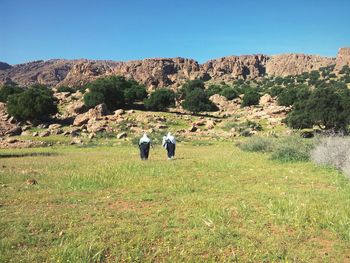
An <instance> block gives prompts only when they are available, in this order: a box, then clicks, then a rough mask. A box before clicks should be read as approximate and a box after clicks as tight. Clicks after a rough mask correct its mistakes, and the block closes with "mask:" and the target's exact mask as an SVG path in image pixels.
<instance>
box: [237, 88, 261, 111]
mask: <svg viewBox="0 0 350 263" xmlns="http://www.w3.org/2000/svg"><path fill="white" fill-rule="evenodd" d="M259 99H260V94H259V93H258V92H257V91H255V90H250V91H248V92H247V93H245V94H244V96H243V100H242V104H241V107H242V108H243V107H246V106H251V105H257V104H259Z"/></svg>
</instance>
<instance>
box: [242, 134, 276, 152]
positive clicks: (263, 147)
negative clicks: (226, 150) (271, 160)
mask: <svg viewBox="0 0 350 263" xmlns="http://www.w3.org/2000/svg"><path fill="white" fill-rule="evenodd" d="M238 147H239V148H240V149H241V150H243V151H247V152H271V151H272V149H273V141H272V140H271V139H270V138H263V137H252V138H250V139H249V140H248V141H246V142H245V143H242V144H240V145H239V146H238Z"/></svg>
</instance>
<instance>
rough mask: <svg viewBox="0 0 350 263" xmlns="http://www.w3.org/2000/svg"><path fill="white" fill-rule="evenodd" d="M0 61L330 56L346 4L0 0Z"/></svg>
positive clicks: (313, 0) (341, 31)
mask: <svg viewBox="0 0 350 263" xmlns="http://www.w3.org/2000/svg"><path fill="white" fill-rule="evenodd" d="M0 10H1V16H0V24H1V26H0V61H6V62H8V63H10V64H17V63H22V62H28V61H32V60H38V59H44V60H46V59H51V58H67V59H74V58H88V59H111V60H123V61H125V60H133V59H144V58H152V57H178V56H179V57H187V58H193V59H196V60H198V61H199V62H201V63H202V62H204V61H206V60H209V59H212V58H217V57H222V56H227V55H243V54H257V53H263V54H280V53H290V52H298V53H308V54H319V55H324V56H335V55H336V53H337V50H338V48H339V47H343V46H350V1H349V0H328V1H325V0H319V1H317V0H303V1H301V0H294V1H283V0H270V1H269V0H265V1H263V0H245V1H242V0H239V1H236V0H231V1H229V0H216V1H214V0H212V1H210V0H201V1H200V0H192V1H191V0H187V1H186V0H179V1H176V0H173V1H166V0H144V1H141V0H124V1H120V0H115V1H112V0H111V1H108V0H99V1H94V0H85V1H84V0H69V1H68V0H60V1H58V0H57V1H54V0H52V1H50V0H45V1H44V0H31V1H29V0H26V1H25V0H0Z"/></svg>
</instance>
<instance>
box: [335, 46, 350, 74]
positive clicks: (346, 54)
mask: <svg viewBox="0 0 350 263" xmlns="http://www.w3.org/2000/svg"><path fill="white" fill-rule="evenodd" d="M345 65H348V66H350V48H349V47H347V48H339V51H338V56H337V60H336V64H335V69H336V70H341V69H342V68H343V66H345Z"/></svg>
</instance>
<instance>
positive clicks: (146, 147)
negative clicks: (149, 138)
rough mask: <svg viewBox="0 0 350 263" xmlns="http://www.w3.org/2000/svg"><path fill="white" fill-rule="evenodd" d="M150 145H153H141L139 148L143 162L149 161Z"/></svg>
mask: <svg viewBox="0 0 350 263" xmlns="http://www.w3.org/2000/svg"><path fill="white" fill-rule="evenodd" d="M150 145H151V144H150V143H141V144H140V145H139V147H140V156H141V159H142V160H147V159H148V155H149V147H150Z"/></svg>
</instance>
